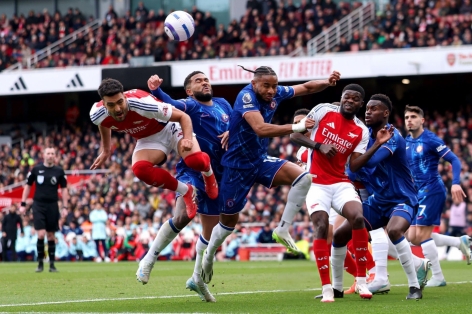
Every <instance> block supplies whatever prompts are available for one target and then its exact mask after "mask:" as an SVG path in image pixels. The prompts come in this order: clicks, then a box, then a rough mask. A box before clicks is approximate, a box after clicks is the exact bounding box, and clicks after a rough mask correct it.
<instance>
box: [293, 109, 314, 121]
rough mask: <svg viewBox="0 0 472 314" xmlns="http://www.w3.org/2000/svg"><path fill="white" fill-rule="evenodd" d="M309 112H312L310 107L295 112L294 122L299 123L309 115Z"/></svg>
mask: <svg viewBox="0 0 472 314" xmlns="http://www.w3.org/2000/svg"><path fill="white" fill-rule="evenodd" d="M308 113H310V110H308V109H305V108H302V109H298V110H297V111H295V113H294V114H293V123H295V124H296V123H299V122H300V121H301V120H302V119H303V118H305V117H306V116H307V115H308Z"/></svg>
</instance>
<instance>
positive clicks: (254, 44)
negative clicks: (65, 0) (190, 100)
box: [0, 0, 472, 71]
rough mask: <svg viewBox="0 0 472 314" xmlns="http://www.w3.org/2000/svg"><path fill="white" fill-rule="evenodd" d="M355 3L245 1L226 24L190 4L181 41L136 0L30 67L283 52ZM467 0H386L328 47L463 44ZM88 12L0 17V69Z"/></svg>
mask: <svg viewBox="0 0 472 314" xmlns="http://www.w3.org/2000/svg"><path fill="white" fill-rule="evenodd" d="M359 6H361V3H360V2H342V1H341V2H338V3H335V2H334V1H333V0H323V1H320V2H316V4H313V3H312V2H311V1H308V0H302V1H301V2H300V5H299V6H295V5H294V4H293V1H292V0H286V1H283V0H282V1H278V2H276V1H275V0H270V1H257V0H252V1H248V2H247V10H246V12H245V14H244V15H243V16H242V17H241V18H240V20H239V21H237V20H233V21H231V22H230V23H229V25H228V26H227V27H225V26H224V25H223V24H221V23H220V24H218V23H217V21H216V19H215V18H214V17H213V16H212V15H211V13H210V12H206V13H205V12H201V11H199V10H198V9H197V8H196V7H194V8H193V9H192V10H191V12H190V13H191V15H192V16H193V18H194V20H195V34H194V35H193V36H192V38H191V39H190V40H188V41H186V42H174V41H169V40H168V38H167V36H166V35H165V32H164V23H163V21H164V20H165V18H166V12H164V10H162V9H160V10H158V11H157V12H156V11H155V10H149V9H147V8H146V7H145V6H144V5H142V4H140V5H139V6H138V7H137V9H136V10H135V12H134V13H133V12H131V11H128V12H126V14H125V16H121V17H120V16H118V14H117V13H116V12H115V10H114V9H113V7H112V6H111V7H110V8H109V11H108V12H107V13H106V14H105V17H104V18H103V21H102V25H101V26H100V27H99V28H98V29H97V30H95V31H92V30H89V32H88V33H87V34H85V35H82V34H81V35H78V38H77V40H76V41H75V42H74V43H72V44H70V45H68V46H65V45H61V46H60V49H59V50H58V51H57V52H55V53H54V54H52V55H50V56H48V57H47V58H45V59H43V60H42V61H41V62H39V63H37V64H36V65H35V67H38V68H45V67H65V66H84V65H97V64H102V65H106V64H123V63H129V62H130V59H131V58H133V57H141V56H148V57H153V59H154V61H156V62H159V61H172V60H196V59H213V58H219V59H220V58H231V57H243V58H244V57H255V56H275V55H287V54H289V53H290V52H292V51H293V50H295V49H297V48H299V47H305V46H306V43H307V41H308V40H310V39H311V38H313V37H314V36H316V35H318V34H320V33H321V32H322V31H323V30H325V29H326V28H327V27H329V26H330V25H332V24H333V23H336V22H337V21H339V20H340V19H341V18H343V17H344V16H346V15H347V14H349V13H350V12H351V11H352V10H354V9H356V8H358V7H359ZM471 12H472V5H471V2H470V0H441V1H426V0H419V1H414V0H395V1H394V0H392V1H390V3H388V4H387V5H386V7H385V10H383V11H382V12H379V13H378V14H377V17H376V19H375V21H374V22H373V23H371V24H370V25H369V26H366V27H365V28H364V30H363V31H362V32H358V31H354V33H353V36H352V38H351V39H348V38H344V37H343V38H341V42H340V44H339V45H338V46H336V47H335V48H334V49H333V50H332V52H337V51H362V50H371V49H372V50H375V49H391V48H411V47H433V46H444V45H468V44H471V43H472V36H471V22H472V17H471ZM93 20H94V17H88V18H87V17H85V16H84V15H83V14H82V13H81V12H80V10H79V9H77V8H76V9H72V8H70V9H69V10H68V11H67V12H66V13H61V12H54V14H51V13H50V12H48V11H47V10H46V9H45V10H44V11H43V12H34V11H30V12H29V13H28V15H27V16H24V15H22V14H21V15H20V16H13V17H11V18H8V17H7V16H5V14H2V15H1V16H0V71H1V70H3V69H5V68H6V67H8V66H10V65H12V64H14V63H16V62H17V61H19V62H23V63H25V60H26V59H27V58H28V57H30V56H31V55H33V54H34V53H35V52H37V51H39V50H41V49H43V48H45V47H46V46H48V45H50V44H52V43H54V42H56V41H58V40H60V39H61V38H64V36H66V35H68V34H70V33H72V32H74V31H75V30H77V29H79V28H80V27H82V26H84V25H85V24H87V23H89V22H91V21H93Z"/></svg>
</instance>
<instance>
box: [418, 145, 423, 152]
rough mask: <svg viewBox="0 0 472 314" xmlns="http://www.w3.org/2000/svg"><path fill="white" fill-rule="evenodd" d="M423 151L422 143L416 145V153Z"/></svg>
mask: <svg viewBox="0 0 472 314" xmlns="http://www.w3.org/2000/svg"><path fill="white" fill-rule="evenodd" d="M422 151H423V146H422V145H419V146H418V147H416V152H417V153H421V152H422Z"/></svg>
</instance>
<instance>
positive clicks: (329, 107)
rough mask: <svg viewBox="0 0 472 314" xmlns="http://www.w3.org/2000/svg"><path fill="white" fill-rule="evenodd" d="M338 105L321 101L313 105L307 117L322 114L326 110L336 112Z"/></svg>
mask: <svg viewBox="0 0 472 314" xmlns="http://www.w3.org/2000/svg"><path fill="white" fill-rule="evenodd" d="M338 111H339V106H336V105H333V104H330V103H321V104H318V105H316V106H315V107H313V108H312V109H311V110H310V112H309V113H308V117H310V118H313V117H314V116H315V115H323V114H326V113H328V112H338Z"/></svg>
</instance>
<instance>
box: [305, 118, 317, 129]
mask: <svg viewBox="0 0 472 314" xmlns="http://www.w3.org/2000/svg"><path fill="white" fill-rule="evenodd" d="M315 124H316V122H315V120H313V119H310V118H306V120H305V129H307V130H311V129H313V127H314V126H315Z"/></svg>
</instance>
